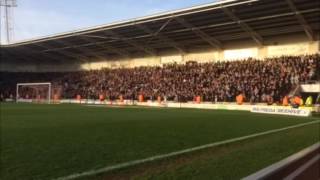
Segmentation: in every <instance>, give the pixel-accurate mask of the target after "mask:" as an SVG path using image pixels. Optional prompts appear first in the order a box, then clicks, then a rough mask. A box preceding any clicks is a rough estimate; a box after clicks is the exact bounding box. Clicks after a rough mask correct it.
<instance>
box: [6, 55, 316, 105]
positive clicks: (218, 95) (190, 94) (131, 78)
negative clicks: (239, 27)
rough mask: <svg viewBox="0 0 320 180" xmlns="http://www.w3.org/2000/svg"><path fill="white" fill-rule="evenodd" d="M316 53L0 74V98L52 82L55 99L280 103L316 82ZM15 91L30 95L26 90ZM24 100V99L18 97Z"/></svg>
mask: <svg viewBox="0 0 320 180" xmlns="http://www.w3.org/2000/svg"><path fill="white" fill-rule="evenodd" d="M319 74H320V56H319V55H309V56H283V57H281V58H269V59H266V60H256V59H246V60H241V61H232V62H229V61H225V62H218V63H197V62H188V63H187V64H167V65H164V66H163V67H157V66H154V67H137V68H132V69H128V68H121V69H101V70H92V71H79V72H66V73H62V72H60V73H2V75H1V77H2V78H3V79H2V84H1V96H2V98H9V97H10V96H14V97H15V85H16V84H17V83H18V82H37V81H45V82H47V81H48V82H52V83H53V86H54V87H55V88H56V89H57V88H58V89H60V91H59V93H60V94H59V97H61V98H64V99H73V98H75V97H76V96H77V95H79V96H81V97H82V98H85V99H99V98H101V97H102V98H106V99H107V100H116V99H119V98H120V97H123V98H124V99H134V100H137V99H138V96H141V95H142V96H143V97H144V100H157V98H158V97H160V98H162V99H164V98H165V99H167V100H169V101H178V102H187V101H193V100H194V98H195V97H197V96H200V97H201V101H209V102H234V101H235V100H236V96H237V95H239V94H243V95H244V97H245V101H246V102H250V103H259V102H265V103H271V104H273V103H274V102H276V103H278V104H280V103H281V102H282V99H283V98H284V97H285V96H288V95H289V93H290V91H292V89H294V88H295V87H297V86H298V85H299V84H300V83H301V82H308V81H311V80H314V81H315V80H319ZM26 91H27V89H25V92H21V93H20V95H23V96H28V97H30V98H32V97H34V96H35V95H32V94H31V92H29V93H28V92H26ZM23 98H25V97H23Z"/></svg>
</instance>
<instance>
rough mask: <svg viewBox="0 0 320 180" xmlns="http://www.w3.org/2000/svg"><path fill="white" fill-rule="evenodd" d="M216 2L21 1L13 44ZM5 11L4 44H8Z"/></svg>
mask: <svg viewBox="0 0 320 180" xmlns="http://www.w3.org/2000/svg"><path fill="white" fill-rule="evenodd" d="M214 1H215V0H17V4H18V7H16V8H14V10H13V21H12V22H13V25H14V33H13V40H14V41H21V40H26V39H32V38H37V37H41V36H47V35H52V34H56V33H63V32H67V31H72V30H77V29H81V28H88V27H92V26H97V25H102V24H106V23H111V22H115V21H119V20H126V19H131V18H136V17H141V16H145V15H151V14H155V13H159V12H164V11H169V10H175V9H181V8H187V7H190V6H194V5H200V4H205V3H210V2H214ZM4 32H5V31H4V11H3V9H1V43H5V42H6V41H5V39H6V38H5V37H6V36H5V33H4Z"/></svg>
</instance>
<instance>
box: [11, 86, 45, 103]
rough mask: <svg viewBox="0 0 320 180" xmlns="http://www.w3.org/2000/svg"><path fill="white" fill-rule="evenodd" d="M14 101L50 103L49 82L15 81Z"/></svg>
mask: <svg viewBox="0 0 320 180" xmlns="http://www.w3.org/2000/svg"><path fill="white" fill-rule="evenodd" d="M16 102H38V103H51V83H50V82H39V83H17V86H16Z"/></svg>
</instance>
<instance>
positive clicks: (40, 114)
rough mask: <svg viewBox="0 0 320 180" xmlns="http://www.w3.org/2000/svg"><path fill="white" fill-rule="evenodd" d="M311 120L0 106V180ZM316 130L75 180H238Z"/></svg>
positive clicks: (313, 137)
mask: <svg viewBox="0 0 320 180" xmlns="http://www.w3.org/2000/svg"><path fill="white" fill-rule="evenodd" d="M319 119H320V118H319V117H308V118H302V117H287V116H278V115H265V114H253V113H250V112H240V111H223V110H196V109H166V108H138V107H135V108H133V107H121V108H115V107H107V106H104V107H89V106H82V105H69V104H61V105H37V104H1V146H0V148H1V159H0V160H1V168H0V179H4V180H16V179H24V180H37V179H39V180H43V179H55V178H58V177H64V176H68V175H70V174H74V173H81V172H85V171H88V170H94V169H99V168H102V167H106V166H112V165H115V164H119V163H124V162H128V161H133V160H138V159H143V158H147V157H151V156H155V155H159V154H166V153H170V152H174V151H178V150H183V149H187V148H191V147H195V146H200V145H204V144H208V143H212V142H218V141H223V140H227V139H231V138H236V137H241V136H245V135H250V134H254V133H258V132H263V131H267V130H272V129H277V128H282V127H287V126H291V125H295V124H300V123H305V122H311V121H314V120H319ZM319 126H320V124H319V123H318V124H313V125H308V126H305V127H300V128H296V129H291V130H287V131H283V132H278V133H274V134H271V135H265V136H261V137H257V138H253V139H249V140H245V141H241V142H237V143H230V144H227V145H223V146H219V147H214V148H209V149H205V150H201V151H197V152H192V153H188V154H185V155H180V156H177V157H173V158H167V159H164V160H160V161H154V162H150V163H146V164H141V165H138V166H133V167H129V168H124V169H120V170H116V171H112V172H108V173H104V174H99V175H96V176H91V177H84V178H80V179H129V178H131V179H239V178H241V177H244V176H246V175H249V174H250V173H253V172H255V171H257V170H259V169H261V168H263V167H265V166H267V165H270V164H272V163H274V162H276V161H279V160H281V159H283V158H285V157H287V156H289V155H291V154H293V153H295V152H297V151H299V150H301V149H303V148H305V147H307V146H309V145H312V144H313V143H315V142H317V141H319V130H320V129H319Z"/></svg>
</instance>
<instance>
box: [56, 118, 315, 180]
mask: <svg viewBox="0 0 320 180" xmlns="http://www.w3.org/2000/svg"><path fill="white" fill-rule="evenodd" d="M316 123H320V120H316V121H311V122H307V123H301V124H297V125H292V126H287V127H284V128H279V129H273V130H268V131H264V132H260V133H255V134H251V135H247V136H242V137H237V138H233V139H228V140H224V141H219V142H214V143H210V144H205V145H201V146H196V147H193V148H188V149H183V150H180V151H174V152H171V153H168V154H161V155H156V156H152V157H148V158H145V159H138V160H134V161H128V162H125V163H120V164H116V165H111V166H106V167H103V168H99V169H92V170H89V171H85V172H81V173H75V174H71V175H68V176H64V177H59V178H56V179H54V180H72V179H76V178H82V177H86V176H92V175H97V174H100V173H106V172H109V171H112V170H116V169H121V168H125V167H130V166H134V165H138V164H142V163H146V162H151V161H156V160H161V159H165V158H168V157H173V156H177V155H181V154H185V153H190V152H194V151H198V150H202V149H207V148H211V147H215V146H220V145H224V144H228V143H233V142H237V141H243V140H247V139H251V138H255V137H258V136H263V135H267V134H272V133H277V132H281V131H286V130H289V129H294V128H298V127H303V126H307V125H311V124H316Z"/></svg>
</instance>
